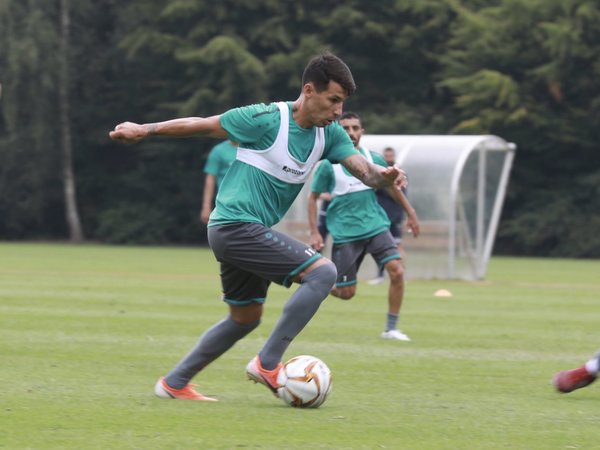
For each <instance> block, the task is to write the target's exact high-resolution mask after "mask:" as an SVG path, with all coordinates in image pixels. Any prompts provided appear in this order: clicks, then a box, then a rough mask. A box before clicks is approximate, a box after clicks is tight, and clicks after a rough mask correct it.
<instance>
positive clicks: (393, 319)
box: [385, 313, 400, 331]
mask: <svg viewBox="0 0 600 450" xmlns="http://www.w3.org/2000/svg"><path fill="white" fill-rule="evenodd" d="M399 317H400V316H399V315H396V314H392V313H387V316H386V323H385V331H390V330H395V329H396V327H397V326H398V318H399Z"/></svg>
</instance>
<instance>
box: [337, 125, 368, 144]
mask: <svg viewBox="0 0 600 450" xmlns="http://www.w3.org/2000/svg"><path fill="white" fill-rule="evenodd" d="M340 125H341V126H342V128H344V130H346V133H348V136H350V140H351V141H352V143H353V144H354V146H355V147H356V148H358V146H359V145H360V138H361V137H362V135H363V132H364V131H365V130H363V127H362V124H361V123H360V120H359V119H356V118H354V119H344V120H340Z"/></svg>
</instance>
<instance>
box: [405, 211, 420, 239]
mask: <svg viewBox="0 0 600 450" xmlns="http://www.w3.org/2000/svg"><path fill="white" fill-rule="evenodd" d="M406 227H407V228H408V231H409V232H410V233H412V235H413V236H414V237H419V234H420V233H421V228H420V225H419V219H417V214H416V213H414V212H413V213H412V214H409V215H408V217H407V218H406Z"/></svg>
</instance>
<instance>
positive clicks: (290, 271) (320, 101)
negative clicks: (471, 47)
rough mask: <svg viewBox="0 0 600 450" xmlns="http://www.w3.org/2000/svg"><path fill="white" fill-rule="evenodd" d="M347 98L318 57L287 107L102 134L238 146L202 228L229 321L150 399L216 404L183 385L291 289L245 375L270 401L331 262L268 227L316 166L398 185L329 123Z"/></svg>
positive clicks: (341, 75) (342, 82)
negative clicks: (270, 295) (274, 294)
mask: <svg viewBox="0 0 600 450" xmlns="http://www.w3.org/2000/svg"><path fill="white" fill-rule="evenodd" d="M354 90H355V85H354V80H353V78H352V74H351V73H350V70H349V69H348V67H347V66H346V64H345V63H344V62H343V61H342V60H340V59H339V58H338V57H336V56H334V55H332V54H330V53H324V54H321V55H318V56H316V57H315V58H313V59H311V61H310V62H309V63H308V65H307V66H306V68H305V70H304V74H303V76H302V89H301V93H300V96H299V97H298V99H297V100H295V101H291V102H279V103H271V104H258V105H251V106H245V107H241V108H235V109H232V110H229V111H227V112H225V113H224V114H221V115H216V116H211V117H206V118H203V117H188V118H182V119H173V120H168V121H165V122H159V123H152V124H136V123H132V122H125V123H122V124H119V125H117V127H116V128H115V130H114V131H112V132H111V133H110V137H111V138H112V139H114V140H117V141H121V142H125V143H135V142H138V141H140V140H142V139H144V138H146V137H148V136H150V135H154V134H156V135H163V136H172V137H183V136H191V135H201V136H207V137H212V138H218V139H229V140H231V141H232V142H236V143H237V144H238V149H237V153H236V160H235V161H234V162H233V164H232V165H231V167H230V168H229V170H228V171H227V174H226V175H225V178H224V179H223V182H222V183H221V185H220V186H219V192H218V194H217V198H216V202H215V203H216V205H215V208H214V210H213V211H212V213H211V215H210V219H209V222H208V238H209V244H210V245H211V248H212V249H213V251H214V254H215V257H216V258H217V260H218V261H219V262H220V264H221V282H222V286H223V293H224V296H223V300H224V301H225V302H226V303H227V305H228V308H229V314H228V315H227V316H226V317H225V318H224V319H223V320H222V321H220V322H218V323H216V324H214V325H213V326H212V327H211V328H209V329H208V330H207V331H206V332H205V333H204V334H203V335H202V336H201V337H200V340H199V341H198V343H197V344H196V345H195V346H194V347H193V348H192V350H191V351H190V352H189V353H188V354H187V356H185V357H184V358H183V359H182V360H181V361H180V362H179V364H177V365H176V366H175V368H174V369H173V370H171V372H169V373H168V374H167V376H166V377H164V378H161V379H159V380H158V382H157V383H156V385H155V389H154V391H155V393H156V395H158V396H159V397H163V398H176V399H187V400H204V401H214V400H215V399H213V398H210V397H206V396H204V395H202V394H200V393H199V392H197V391H195V390H194V389H193V385H191V384H190V380H191V379H192V378H193V377H194V376H196V375H197V374H198V373H199V372H200V371H201V370H202V369H204V368H205V367H206V366H207V365H209V364H210V363H211V362H213V361H214V360H216V359H217V358H218V357H219V356H221V355H222V354H223V353H225V352H226V351H227V350H228V349H230V348H231V347H232V346H233V345H234V344H235V343H236V342H237V341H238V340H240V339H242V338H243V337H244V336H246V335H247V334H248V333H250V332H251V331H252V330H254V329H255V328H256V327H257V326H258V325H259V323H260V319H261V317H262V312H263V304H264V303H265V298H266V295H267V290H268V287H269V284H270V283H272V282H275V283H280V284H282V285H284V286H290V285H291V284H292V283H293V282H295V283H299V284H300V286H299V287H298V289H296V290H295V291H294V293H293V294H292V295H291V297H290V298H289V300H288V301H287V303H286V305H285V307H284V309H283V313H282V315H281V317H280V319H279V321H278V322H277V324H276V325H275V327H274V328H273V330H272V332H271V334H270V335H269V338H268V339H267V342H266V343H265V344H264V346H263V347H262V349H261V350H260V352H259V353H258V355H256V356H255V357H254V358H253V359H252V360H251V361H250V362H249V363H248V365H247V366H246V374H247V375H248V377H249V378H250V379H252V380H254V381H256V382H259V383H261V384H263V385H265V386H266V387H267V388H269V389H270V390H271V391H272V392H274V393H275V394H276V392H277V387H278V385H277V375H278V373H279V371H280V370H281V367H282V364H281V359H282V357H283V354H284V353H285V351H286V349H287V348H288V346H289V345H290V343H291V342H292V341H293V340H294V338H295V337H296V336H297V335H298V334H299V333H300V331H301V330H302V329H303V328H304V327H305V326H306V325H307V324H308V322H309V321H310V319H311V318H312V317H313V315H314V314H315V313H316V311H317V310H318V308H319V306H320V304H321V302H322V301H323V300H324V299H325V298H326V297H327V295H328V294H329V292H330V290H331V288H332V287H333V285H334V283H335V279H336V275H337V272H336V269H335V266H334V264H333V263H332V262H331V261H329V260H328V259H326V258H323V257H321V256H320V255H319V254H318V253H316V252H315V251H314V250H313V249H311V248H309V247H308V246H306V245H305V244H303V243H301V242H299V241H296V240H294V239H292V238H291V237H289V236H286V235H284V234H281V233H278V232H276V231H274V230H272V229H271V227H272V226H273V225H275V224H276V223H277V222H279V221H280V220H281V218H282V217H283V216H284V214H285V213H286V212H287V211H288V209H289V208H290V206H291V205H292V203H293V201H294V200H295V198H296V197H297V195H298V194H299V193H300V191H301V189H302V186H303V184H304V183H306V182H307V180H308V178H309V176H310V174H311V172H312V169H313V168H314V167H315V165H316V163H317V162H318V161H319V160H328V161H331V162H339V163H341V164H343V165H344V167H346V168H347V169H348V170H350V172H351V173H353V174H355V175H356V176H357V177H359V178H360V179H361V180H362V181H364V182H365V183H366V184H368V185H370V186H373V187H384V186H390V185H392V184H393V183H394V182H395V180H396V179H397V177H398V175H399V170H398V169H396V168H387V169H384V168H382V167H378V166H375V165H373V164H370V163H368V162H367V161H366V160H365V159H364V158H362V157H361V156H360V155H359V154H358V153H357V151H356V150H355V149H354V146H353V145H352V142H351V141H350V139H348V135H347V134H346V133H345V132H344V130H343V129H342V128H341V127H340V126H339V124H337V122H335V119H336V118H337V117H338V116H339V115H340V114H341V113H342V106H343V103H344V101H345V99H346V98H347V97H348V96H349V95H350V94H352V93H353V92H354Z"/></svg>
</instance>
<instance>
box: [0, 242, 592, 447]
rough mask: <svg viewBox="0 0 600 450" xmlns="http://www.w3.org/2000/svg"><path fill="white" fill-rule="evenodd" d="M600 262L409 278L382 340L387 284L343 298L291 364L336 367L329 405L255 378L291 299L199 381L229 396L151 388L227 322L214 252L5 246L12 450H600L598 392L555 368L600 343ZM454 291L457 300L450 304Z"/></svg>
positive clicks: (516, 264) (503, 265)
mask: <svg viewBox="0 0 600 450" xmlns="http://www.w3.org/2000/svg"><path fill="white" fill-rule="evenodd" d="M599 275H600V261H574V260H546V259H525V258H493V259H492V261H491V263H490V267H489V271H488V274H487V278H486V281H483V282H476V283H468V282H457V281H454V282H447V281H410V282H409V283H408V287H407V295H406V299H405V304H404V307H403V316H402V320H401V327H402V329H403V331H405V332H406V333H407V334H409V335H410V336H411V337H412V338H413V342H410V343H403V342H389V341H382V340H380V339H379V338H378V335H379V333H380V332H381V330H382V327H383V324H384V320H385V309H386V304H385V292H386V287H385V286H375V287H373V286H369V285H367V284H365V283H361V284H360V285H359V291H358V295H357V297H355V299H353V300H352V301H350V302H342V301H339V300H337V299H334V298H329V299H328V300H327V301H326V302H325V303H324V304H323V306H322V308H321V310H320V311H319V313H318V314H317V316H316V317H315V319H314V320H313V321H312V322H311V323H310V324H309V326H308V327H307V328H306V329H305V330H304V332H303V333H302V334H301V335H300V336H299V337H298V338H297V339H296V340H295V341H294V343H293V344H292V346H291V347H290V349H289V350H288V353H287V354H286V357H291V356H294V355H297V354H303V353H308V354H314V355H316V356H319V357H321V358H322V359H323V360H324V361H325V362H327V364H328V365H329V366H330V368H331V369H332V372H333V374H334V387H333V392H332V394H331V396H330V398H329V399H328V401H327V402H326V403H325V405H323V407H321V408H320V409H316V410H296V409H293V408H289V407H287V406H285V405H284V404H283V403H281V402H280V401H279V400H277V399H275V398H274V397H273V396H272V395H271V394H270V393H269V392H268V391H267V390H266V389H265V388H264V387H262V386H260V385H255V384H253V383H251V382H249V381H246V379H245V375H244V368H245V365H246V363H247V362H248V361H249V360H250V358H252V357H253V356H254V355H255V354H256V353H257V351H258V350H259V349H260V347H261V346H262V344H263V342H264V340H265V338H266V336H267V335H268V333H269V331H270V329H271V327H272V326H273V324H274V321H275V320H276V319H277V317H278V315H279V313H280V310H281V308H282V306H283V304H284V301H285V299H286V298H287V296H288V294H289V291H287V290H286V289H284V288H281V287H279V286H274V287H272V289H271V291H270V295H269V299H268V302H267V307H266V309H265V315H264V318H263V319H264V320H263V324H262V325H261V326H260V327H259V328H258V329H257V330H255V331H254V332H253V333H252V334H251V335H249V336H248V337H247V338H246V339H244V340H242V341H240V342H239V343H238V344H237V345H236V346H235V347H234V348H233V349H232V350H230V351H229V352H228V353H226V354H225V355H224V356H223V357H222V358H221V359H219V360H217V361H216V362H215V363H214V364H213V365H211V366H209V368H207V369H206V370H205V371H204V372H203V373H202V375H201V376H199V377H197V378H196V379H195V380H194V381H195V382H197V383H198V384H199V390H200V391H201V392H203V393H204V394H207V395H215V396H217V397H218V398H219V399H220V402H219V403H215V404H211V403H208V404H206V403H198V402H182V401H170V400H162V399H158V398H155V397H154V395H153V391H152V389H153V385H154V383H155V381H156V379H157V378H158V377H159V376H160V375H163V374H165V373H166V372H167V371H168V370H169V369H170V368H171V367H172V366H173V365H174V364H175V363H176V362H177V361H178V360H179V359H180V358H181V357H182V356H183V355H184V354H185V352H187V350H188V349H189V348H190V347H191V346H192V345H193V344H194V343H195V342H196V340H197V338H198V336H199V335H200V333H201V332H202V331H203V330H204V329H205V328H206V327H208V326H209V325H211V324H212V323H213V322H215V321H217V320H219V319H221V318H222V317H224V315H225V312H226V308H225V306H224V305H223V303H222V302H221V301H220V300H219V297H220V295H219V290H220V283H219V279H218V267H217V264H216V262H215V261H214V259H213V257H212V253H210V251H209V250H207V249H198V248H196V249H185V248H137V247H136V248H131V247H110V246H91V245H90V246H69V245H58V244H57V245H51V244H46V245H44V244H8V243H4V244H0V336H1V339H0V361H1V364H0V380H2V384H3V389H2V393H1V394H0V449H25V448H31V449H305V448H315V449H436V450H437V449H593V448H600V427H598V422H599V420H600V384H599V385H598V386H595V385H592V386H590V387H589V388H587V389H583V390H580V391H576V392H574V393H572V394H568V395H560V394H557V393H555V392H554V390H553V388H552V386H551V385H550V379H551V378H552V375H553V374H554V373H555V372H556V371H558V370H562V369H566V368H571V367H574V366H576V365H579V364H581V363H583V362H584V361H585V360H587V359H588V358H589V357H591V355H593V353H594V352H595V351H596V349H597V348H599V347H600V329H599V326H598V325H599V324H600V276H599ZM439 288H446V289H449V290H450V291H452V293H453V294H454V296H453V297H452V298H437V297H434V296H433V292H434V291H436V290H437V289H439Z"/></svg>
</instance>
